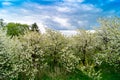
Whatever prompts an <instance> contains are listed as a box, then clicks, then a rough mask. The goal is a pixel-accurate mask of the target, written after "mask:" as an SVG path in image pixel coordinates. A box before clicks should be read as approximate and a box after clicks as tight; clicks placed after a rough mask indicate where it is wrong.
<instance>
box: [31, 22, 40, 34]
mask: <svg viewBox="0 0 120 80" xmlns="http://www.w3.org/2000/svg"><path fill="white" fill-rule="evenodd" d="M31 31H36V32H39V28H38V25H37V23H33V24H32V26H31Z"/></svg>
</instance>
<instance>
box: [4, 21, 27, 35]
mask: <svg viewBox="0 0 120 80" xmlns="http://www.w3.org/2000/svg"><path fill="white" fill-rule="evenodd" d="M6 29H7V35H9V36H11V37H13V36H19V35H23V34H24V33H25V32H26V31H27V30H28V29H29V27H28V25H27V24H20V23H8V24H7V25H6Z"/></svg>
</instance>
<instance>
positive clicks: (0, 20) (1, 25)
mask: <svg viewBox="0 0 120 80" xmlns="http://www.w3.org/2000/svg"><path fill="white" fill-rule="evenodd" d="M3 21H4V20H3V19H0V27H3V26H4V23H3Z"/></svg>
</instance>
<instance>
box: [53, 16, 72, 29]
mask: <svg viewBox="0 0 120 80" xmlns="http://www.w3.org/2000/svg"><path fill="white" fill-rule="evenodd" d="M53 20H54V21H55V22H57V23H59V24H60V25H61V26H66V27H69V26H71V25H70V24H69V23H68V19H67V18H60V17H54V18H53Z"/></svg>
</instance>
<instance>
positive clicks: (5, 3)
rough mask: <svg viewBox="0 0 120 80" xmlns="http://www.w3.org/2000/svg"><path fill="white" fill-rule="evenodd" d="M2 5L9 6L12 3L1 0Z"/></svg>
mask: <svg viewBox="0 0 120 80" xmlns="http://www.w3.org/2000/svg"><path fill="white" fill-rule="evenodd" d="M2 5H3V6H10V5H12V3H11V2H9V1H5V2H2Z"/></svg>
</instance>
